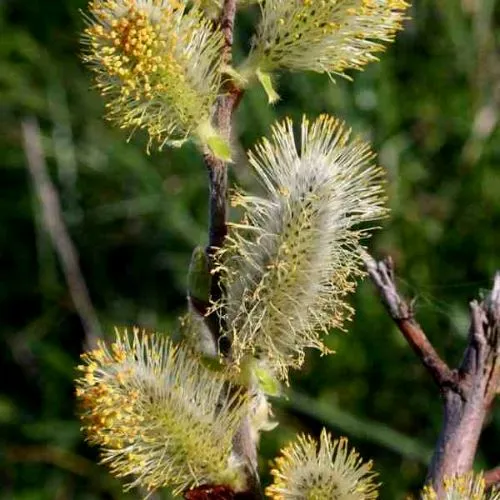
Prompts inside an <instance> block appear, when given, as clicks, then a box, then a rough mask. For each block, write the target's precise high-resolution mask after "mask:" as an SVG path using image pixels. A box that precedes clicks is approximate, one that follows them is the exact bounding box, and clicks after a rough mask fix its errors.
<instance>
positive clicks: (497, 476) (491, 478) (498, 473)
mask: <svg viewBox="0 0 500 500" xmlns="http://www.w3.org/2000/svg"><path fill="white" fill-rule="evenodd" d="M484 481H485V483H486V487H487V488H491V487H492V486H495V485H497V484H499V483H500V465H499V466H498V467H495V468H494V469H490V470H488V471H486V472H485V473H484Z"/></svg>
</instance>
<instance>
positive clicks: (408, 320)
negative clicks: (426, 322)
mask: <svg viewBox="0 0 500 500" xmlns="http://www.w3.org/2000/svg"><path fill="white" fill-rule="evenodd" d="M363 259H364V262H365V266H366V269H367V271H368V274H369V275H370V278H371V280H372V282H373V284H374V285H375V287H376V288H377V291H378V293H379V295H380V297H381V299H382V302H383V304H384V306H385V308H386V309H387V312H388V313H389V315H390V317H391V318H392V320H393V321H394V323H396V325H397V327H398V328H399V330H400V332H401V333H402V334H403V336H404V337H405V339H406V340H407V342H408V344H410V346H411V348H412V349H413V351H414V352H415V354H416V355H417V356H418V358H419V359H420V361H421V362H422V364H423V365H424V366H425V368H426V369H427V370H428V372H429V373H430V374H431V376H432V378H433V379H434V381H435V382H436V384H437V385H438V387H439V388H440V389H441V388H442V387H443V386H446V385H450V384H454V383H455V378H456V377H455V375H454V373H453V372H452V370H450V368H449V367H448V365H447V364H446V363H445V362H444V361H443V360H442V359H441V357H440V356H439V354H438V353H437V352H436V350H435V349H434V347H433V346H432V344H431V343H430V341H429V339H428V338H427V335H426V334H425V332H424V331H423V330H422V328H421V327H420V325H419V324H418V323H417V322H416V321H415V318H414V314H413V308H412V305H411V304H408V303H407V302H406V300H405V299H403V298H402V297H401V295H400V294H399V292H398V289H397V286H396V283H395V280H394V265H393V262H392V259H391V258H390V257H387V258H386V259H384V260H383V261H380V262H377V261H375V259H373V258H372V257H371V256H370V255H368V254H365V255H364V256H363Z"/></svg>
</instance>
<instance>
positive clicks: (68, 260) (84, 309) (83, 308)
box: [21, 117, 101, 348]
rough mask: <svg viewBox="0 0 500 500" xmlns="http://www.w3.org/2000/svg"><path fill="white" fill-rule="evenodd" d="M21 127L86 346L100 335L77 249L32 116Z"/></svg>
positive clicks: (44, 216) (46, 223)
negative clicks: (66, 222) (49, 172)
mask: <svg viewBox="0 0 500 500" xmlns="http://www.w3.org/2000/svg"><path fill="white" fill-rule="evenodd" d="M21 126H22V134H23V140H24V153H25V156H26V164H27V167H28V171H29V173H30V176H31V180H32V184H33V189H34V191H35V192H36V195H37V198H38V201H39V203H40V208H41V211H42V221H43V225H44V228H45V230H46V231H47V233H48V235H49V238H50V240H51V242H52V245H53V247H54V250H55V252H56V254H57V256H58V258H59V261H60V263H61V267H62V270H63V272H64V276H65V278H66V283H67V285H68V289H69V292H70V295H71V299H72V300H73V304H74V306H75V309H76V311H77V313H78V315H79V317H80V321H81V322H82V326H83V329H84V331H85V343H86V344H87V347H89V348H90V347H92V346H94V345H95V343H96V340H97V339H98V338H99V337H100V336H101V327H100V324H99V320H98V319H97V314H96V312H95V310H94V306H93V305H92V301H91V300H90V295H89V292H88V288H87V285H86V283H85V279H84V278H83V274H82V272H81V270H80V265H79V263H78V252H77V250H76V248H75V245H74V244H73V241H72V240H71V236H70V235H69V232H68V230H67V228H66V224H65V223H64V218H63V214H62V209H61V203H60V201H59V196H58V193H57V190H56V188H55V187H54V185H53V183H52V181H51V180H50V177H49V174H48V172H47V165H46V163H45V155H44V152H43V147H42V142H41V133H40V127H39V125H38V121H37V120H36V118H34V117H30V118H25V119H24V120H23V121H22V124H21Z"/></svg>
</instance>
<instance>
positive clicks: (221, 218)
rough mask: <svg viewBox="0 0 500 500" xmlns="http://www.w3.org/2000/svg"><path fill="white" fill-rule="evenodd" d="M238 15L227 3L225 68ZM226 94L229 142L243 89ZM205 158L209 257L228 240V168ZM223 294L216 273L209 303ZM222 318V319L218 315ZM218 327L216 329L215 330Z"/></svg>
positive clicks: (222, 117) (223, 342)
mask: <svg viewBox="0 0 500 500" xmlns="http://www.w3.org/2000/svg"><path fill="white" fill-rule="evenodd" d="M235 15H236V0H225V1H224V5H223V7H222V12H221V16H220V19H219V25H220V28H221V30H222V33H223V34H224V46H223V49H222V54H221V58H222V64H223V65H225V66H229V65H230V64H231V61H232V47H233V32H234V18H235ZM222 90H223V93H222V95H221V96H219V98H218V101H217V105H216V109H215V113H214V115H215V125H216V126H217V128H218V131H219V133H220V134H221V136H222V137H223V138H224V139H226V140H227V141H230V140H231V130H232V123H231V119H232V116H233V113H234V111H235V110H236V107H237V106H238V104H239V102H240V100H241V97H242V92H243V91H242V89H240V88H239V87H237V86H236V85H235V83H234V82H233V80H232V79H231V78H227V79H226V80H225V82H224V85H223V89H222ZM203 156H204V161H205V165H206V167H207V170H208V176H209V182H210V203H209V240H208V247H207V252H208V254H209V256H210V257H212V259H211V260H212V261H213V255H214V253H215V252H216V251H217V249H219V248H221V247H222V245H223V243H224V240H225V238H226V236H227V224H226V222H227V198H228V196H227V164H226V163H225V162H224V161H222V160H221V159H219V158H216V157H215V156H214V155H213V154H212V152H210V151H206V152H205V154H204V155H203ZM222 294H223V290H222V287H221V284H220V275H219V273H214V275H213V277H212V286H211V290H210V299H211V301H212V302H217V301H218V300H219V299H220V298H221V297H222ZM216 315H217V313H216V312H213V313H212V314H211V315H210V316H209V317H207V326H208V327H209V328H210V329H211V331H212V335H214V340H215V344H216V345H217V346H218V347H219V350H220V352H221V354H223V355H225V356H227V355H228V354H229V352H230V345H229V342H228V341H227V339H226V338H225V337H224V338H221V337H222V334H221V332H222V330H223V328H221V326H220V325H219V320H218V318H217V321H214V316H216ZM219 316H220V315H219ZM214 325H215V328H214Z"/></svg>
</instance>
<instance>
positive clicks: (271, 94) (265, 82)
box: [256, 68, 280, 104]
mask: <svg viewBox="0 0 500 500" xmlns="http://www.w3.org/2000/svg"><path fill="white" fill-rule="evenodd" d="M256 74H257V78H258V79H259V82H260V83H261V85H262V86H263V87H264V90H265V91H266V94H267V99H268V101H269V104H274V103H275V102H277V101H279V99H280V96H279V94H278V93H277V92H276V90H274V87H273V80H272V78H271V75H270V74H269V73H266V72H264V71H262V70H261V69H260V68H257V71H256Z"/></svg>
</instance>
